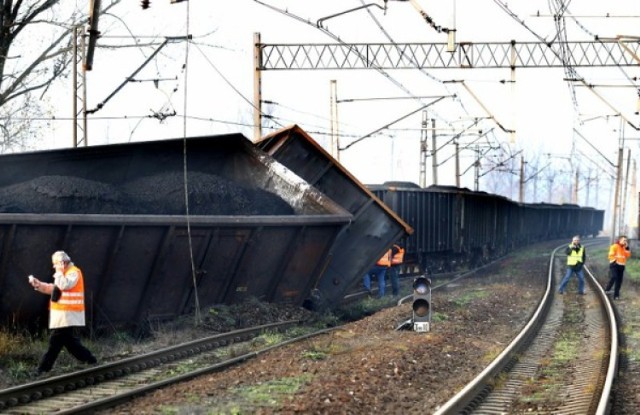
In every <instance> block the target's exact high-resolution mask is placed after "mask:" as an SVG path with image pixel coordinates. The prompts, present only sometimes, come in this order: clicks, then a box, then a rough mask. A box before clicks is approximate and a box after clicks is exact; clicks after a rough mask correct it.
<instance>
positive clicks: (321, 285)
mask: <svg viewBox="0 0 640 415" xmlns="http://www.w3.org/2000/svg"><path fill="white" fill-rule="evenodd" d="M256 146H258V147H259V148H261V149H263V150H264V151H266V152H267V153H268V154H270V155H271V156H273V157H274V158H275V159H276V160H278V161H279V162H280V163H282V164H283V165H285V166H286V167H287V168H289V169H291V170H292V171H293V172H295V173H296V174H297V175H299V176H300V177H301V178H302V179H304V180H305V181H307V182H308V183H309V184H311V185H313V186H314V187H315V188H317V189H318V190H319V191H321V192H322V193H323V194H325V195H327V196H328V197H329V198H331V199H332V200H334V201H335V202H336V203H338V204H339V205H340V206H342V207H343V208H344V209H346V210H347V211H348V212H350V213H351V214H352V215H353V221H352V222H350V223H349V225H348V226H347V227H346V228H345V229H344V230H343V231H342V232H341V233H340V235H339V236H338V239H337V240H336V243H335V245H334V246H333V247H332V250H331V252H330V254H329V262H328V264H327V266H326V268H325V269H324V271H323V273H322V275H321V277H320V279H319V280H318V281H317V283H316V285H315V291H314V293H315V296H314V298H313V303H314V305H320V306H322V305H325V304H334V303H335V302H336V301H338V300H340V299H341V298H342V297H344V295H345V294H347V292H348V291H349V290H350V289H352V288H353V287H355V286H358V285H359V284H361V282H362V277H363V275H364V274H365V273H366V272H367V271H368V270H369V268H370V267H371V266H372V265H373V264H374V263H375V262H376V261H377V260H378V259H379V258H380V256H381V255H382V254H383V253H384V252H385V251H386V250H387V249H388V248H389V247H390V246H391V245H392V244H393V243H394V242H395V241H397V240H398V239H399V238H402V237H404V236H405V235H407V234H411V233H412V232H413V229H412V228H411V226H409V225H408V224H407V223H405V222H404V221H403V220H402V219H401V218H400V217H399V216H398V215H397V214H396V213H395V212H393V211H392V210H391V209H389V208H388V207H387V206H386V205H385V204H384V203H382V202H381V201H380V200H379V199H378V198H377V197H376V196H375V195H374V194H373V193H371V191H369V189H367V187H366V186H364V185H363V184H362V183H360V182H359V181H358V180H357V179H356V178H355V177H354V176H353V175H352V174H351V173H349V171H348V170H346V169H345V168H344V167H343V166H342V165H341V164H340V163H339V162H338V161H337V160H335V159H334V158H333V157H332V156H331V155H330V154H329V153H327V152H326V151H325V150H324V149H323V148H322V147H321V146H320V145H319V144H318V143H316V142H315V141H314V140H313V139H312V138H311V137H310V136H309V135H308V134H307V133H306V132H305V131H304V130H302V129H301V128H300V127H298V126H295V125H294V126H292V127H289V128H285V129H282V130H279V131H276V132H275V133H273V134H270V135H268V136H266V137H264V138H263V139H261V140H260V141H259V142H257V143H256Z"/></svg>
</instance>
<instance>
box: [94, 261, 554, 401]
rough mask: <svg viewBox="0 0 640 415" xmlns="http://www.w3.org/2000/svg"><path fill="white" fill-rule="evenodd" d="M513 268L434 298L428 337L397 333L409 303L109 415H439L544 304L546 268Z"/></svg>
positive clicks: (533, 264)
mask: <svg viewBox="0 0 640 415" xmlns="http://www.w3.org/2000/svg"><path fill="white" fill-rule="evenodd" d="M530 253H531V252H530ZM515 264H516V262H515V261H514V260H508V261H506V262H504V263H503V264H501V265H500V266H494V267H492V268H491V269H488V270H486V272H484V273H483V274H484V276H477V277H474V278H470V279H465V280H463V281H462V282H461V283H460V284H459V285H458V286H457V287H454V288H450V289H447V290H444V291H443V290H442V289H440V290H436V291H434V293H433V301H432V311H433V313H432V330H431V331H430V332H428V333H416V332H413V331H409V330H401V331H397V330H395V328H396V327H398V326H399V325H401V323H402V322H403V321H406V320H407V319H409V318H410V317H411V309H410V305H409V304H404V305H402V306H399V307H394V308H390V309H385V310H383V311H380V312H378V313H376V314H375V315H372V316H370V317H367V318H365V319H363V320H360V321H357V322H355V323H351V324H347V325H345V326H343V327H341V328H340V329H337V330H335V331H333V332H331V333H329V334H326V335H323V336H320V337H316V338H313V339H309V340H306V341H304V342H302V343H298V344H293V345H291V346H288V347H285V348H280V349H276V350H273V351H270V352H267V353H265V354H262V355H259V356H258V357H256V358H254V359H253V360H251V361H248V362H247V363H245V364H241V365H238V366H236V367H234V368H232V369H230V370H227V371H225V372H221V373H215V374H210V375H207V376H202V377H200V378H197V379H194V380H192V381H189V382H185V383H182V384H179V385H175V386H171V387H167V388H165V389H162V390H160V391H156V392H154V393H152V394H149V395H148V396H145V397H142V398H139V399H136V400H135V401H133V402H131V403H129V404H126V405H123V406H120V407H117V408H113V409H111V410H109V411H108V413H119V414H157V413H162V414H249V413H250V414H275V413H278V414H293V413H301V414H302V413H304V414H363V413H385V414H395V413H398V414H399V413H402V414H425V413H432V412H434V410H436V409H437V408H438V405H441V404H442V403H444V402H445V401H446V400H447V399H449V398H450V397H452V396H453V395H454V394H455V393H456V392H457V391H458V390H459V389H460V388H461V387H462V386H463V385H464V384H465V383H467V382H468V381H469V380H471V379H472V378H473V377H475V376H476V375H477V374H478V373H479V372H480V371H481V369H482V368H483V367H484V366H485V365H486V364H488V363H489V362H490V361H491V360H492V359H493V358H495V356H497V354H498V353H500V351H502V349H503V348H504V347H505V346H506V345H507V344H508V342H509V341H510V340H511V339H512V338H513V335H514V333H515V332H516V330H518V329H519V328H520V327H521V326H522V325H523V324H524V322H525V321H526V320H527V318H528V317H529V314H530V313H531V311H532V310H533V309H534V307H535V305H536V304H537V302H538V299H539V298H540V295H541V293H542V290H543V280H544V278H545V275H546V269H547V259H546V258H544V257H541V256H538V255H536V254H533V255H527V257H526V258H519V259H518V262H517V264H518V265H517V266H516V265H515ZM436 284H437V281H436V282H435V283H434V285H436ZM105 413H107V412H105Z"/></svg>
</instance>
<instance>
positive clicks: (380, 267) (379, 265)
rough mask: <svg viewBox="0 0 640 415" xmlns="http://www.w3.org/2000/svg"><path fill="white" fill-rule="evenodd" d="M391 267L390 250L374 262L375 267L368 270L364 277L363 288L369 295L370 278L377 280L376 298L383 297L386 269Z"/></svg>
mask: <svg viewBox="0 0 640 415" xmlns="http://www.w3.org/2000/svg"><path fill="white" fill-rule="evenodd" d="M390 266H391V249H389V250H388V251H387V252H385V253H384V255H382V256H381V257H380V259H379V260H378V262H376V265H375V266H374V267H373V268H371V269H370V270H369V272H367V273H366V274H365V276H364V288H365V289H366V290H367V291H369V294H371V277H376V279H377V280H378V298H382V297H384V292H385V288H386V287H385V285H386V283H385V276H386V274H387V269H389V267H390Z"/></svg>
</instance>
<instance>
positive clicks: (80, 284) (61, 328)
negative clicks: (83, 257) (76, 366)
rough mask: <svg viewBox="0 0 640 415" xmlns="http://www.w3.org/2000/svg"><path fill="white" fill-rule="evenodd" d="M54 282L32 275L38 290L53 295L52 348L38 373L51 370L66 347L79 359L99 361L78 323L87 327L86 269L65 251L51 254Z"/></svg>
mask: <svg viewBox="0 0 640 415" xmlns="http://www.w3.org/2000/svg"><path fill="white" fill-rule="evenodd" d="M51 261H52V263H53V268H54V269H55V273H54V274H53V283H45V282H42V281H40V280H38V279H37V278H34V277H33V276H29V284H31V286H32V287H33V288H34V289H35V290H36V291H38V292H41V293H43V294H47V295H50V296H51V301H50V302H49V329H50V330H51V336H50V337H49V348H48V349H47V351H46V353H45V354H44V356H43V357H42V360H41V361H40V365H39V366H38V368H37V370H36V374H37V375H40V374H42V373H45V372H48V371H50V370H51V368H52V367H53V364H54V363H55V361H56V359H57V358H58V354H60V351H61V350H62V348H63V347H66V349H67V350H68V351H69V353H71V354H72V355H73V356H74V357H75V358H76V359H78V360H79V361H81V362H84V363H88V364H95V363H97V359H96V358H95V356H94V355H93V354H92V353H91V352H90V351H89V349H87V348H86V347H84V346H83V345H82V343H80V338H79V337H78V335H77V334H76V333H75V328H76V327H84V325H85V315H84V280H83V278H82V271H81V270H80V268H78V267H76V266H75V265H74V264H73V262H71V258H70V257H69V255H67V253H66V252H64V251H57V252H54V253H53V255H52V256H51Z"/></svg>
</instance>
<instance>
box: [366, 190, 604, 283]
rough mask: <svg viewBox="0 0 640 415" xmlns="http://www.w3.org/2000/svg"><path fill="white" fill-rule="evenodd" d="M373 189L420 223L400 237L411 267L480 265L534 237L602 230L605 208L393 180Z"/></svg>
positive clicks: (443, 269) (542, 238)
mask: <svg viewBox="0 0 640 415" xmlns="http://www.w3.org/2000/svg"><path fill="white" fill-rule="evenodd" d="M368 187H369V189H370V190H371V191H372V192H373V193H374V194H376V195H377V196H378V197H379V198H380V199H381V200H382V201H383V202H384V203H385V204H387V205H388V206H389V207H390V208H391V209H392V210H394V211H395V212H396V213H397V214H398V215H399V216H400V217H401V218H403V219H404V220H405V221H406V222H407V223H408V224H409V225H411V226H412V227H413V229H414V233H413V234H412V235H410V236H406V237H405V238H403V239H402V240H401V241H400V243H401V244H403V245H404V246H405V248H406V254H405V263H406V264H405V266H406V267H407V268H414V270H411V269H409V271H413V272H416V269H417V271H418V272H420V271H424V270H426V271H428V272H446V271H450V270H454V269H456V268H458V266H459V265H462V264H468V265H471V266H475V265H479V264H481V263H484V262H486V261H488V260H490V259H492V258H496V257H498V256H501V255H504V254H506V253H507V252H510V251H511V250H513V249H515V248H517V247H520V246H523V245H527V244H531V243H534V242H540V241H546V240H553V239H563V238H564V239H570V238H571V237H572V236H573V235H582V236H584V237H586V236H597V235H598V233H599V232H600V231H601V230H602V226H603V217H604V212H603V211H601V210H596V209H593V208H589V207H587V208H582V207H580V206H576V205H553V204H525V203H517V202H513V201H511V200H509V199H507V198H505V197H503V196H497V195H492V194H489V193H485V192H474V191H471V190H468V189H461V188H456V187H451V186H430V187H428V188H424V189H423V188H420V187H419V186H417V185H415V184H413V183H407V182H388V183H385V184H383V185H369V186H368Z"/></svg>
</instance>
